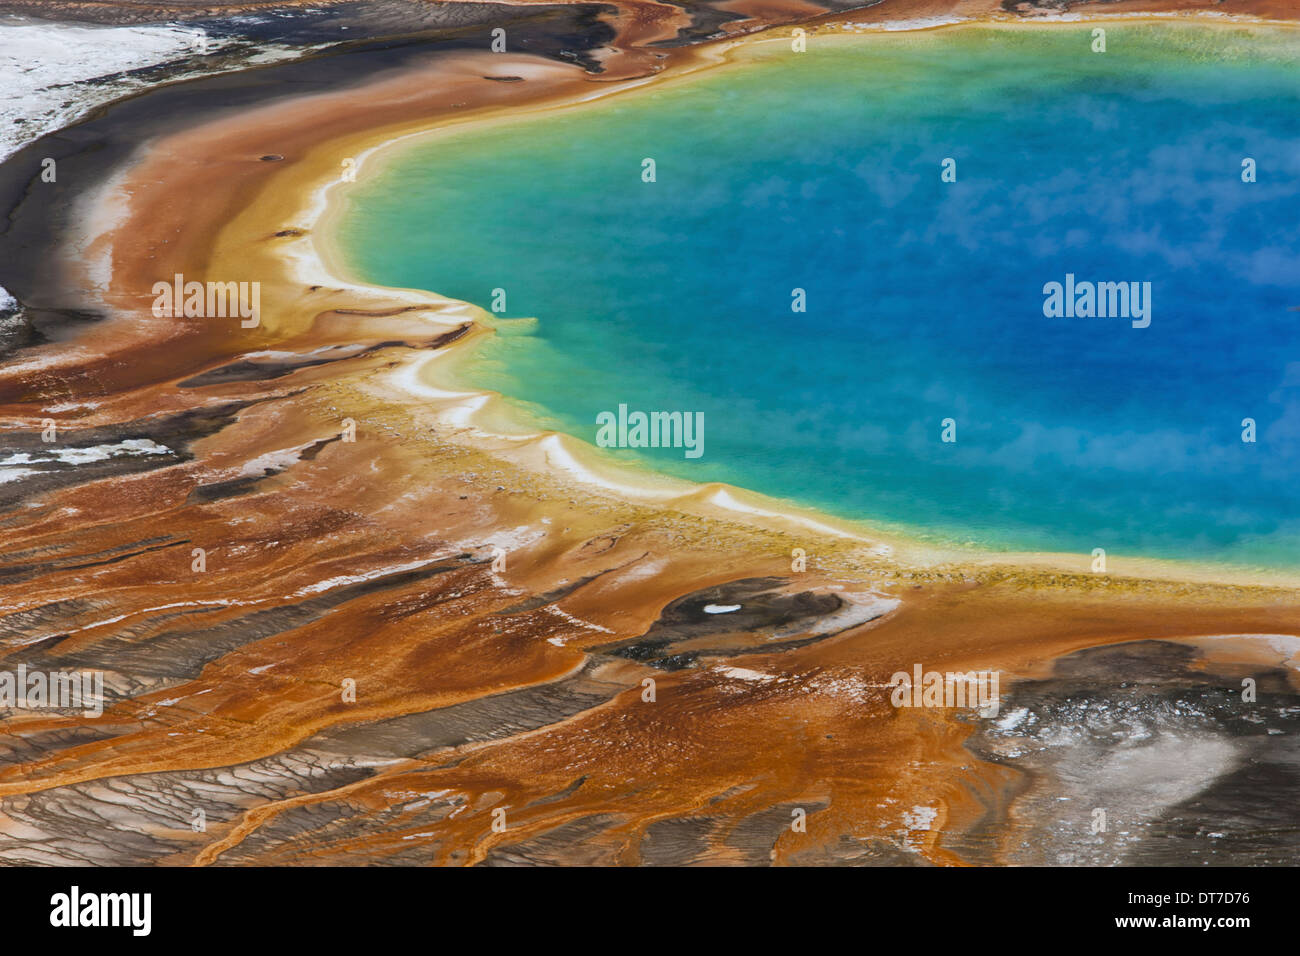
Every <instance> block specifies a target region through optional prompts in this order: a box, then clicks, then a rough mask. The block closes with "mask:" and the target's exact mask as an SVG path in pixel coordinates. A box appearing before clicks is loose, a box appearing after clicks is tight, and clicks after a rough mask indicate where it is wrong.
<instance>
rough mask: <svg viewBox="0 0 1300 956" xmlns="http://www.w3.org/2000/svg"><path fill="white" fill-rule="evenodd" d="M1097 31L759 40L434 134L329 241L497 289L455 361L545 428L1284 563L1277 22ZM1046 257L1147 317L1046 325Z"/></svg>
mask: <svg viewBox="0 0 1300 956" xmlns="http://www.w3.org/2000/svg"><path fill="white" fill-rule="evenodd" d="M1089 33H1090V29H1089V28H1074V27H1070V28H1044V29H1034V30H1015V31H1011V30H991V29H979V30H972V29H964V30H958V31H953V30H944V31H934V32H927V33H924V34H915V35H907V36H902V35H891V36H889V37H885V38H869V39H859V40H848V41H843V42H838V41H837V42H825V43H819V42H817V41H815V40H814V42H813V44H812V48H811V49H810V51H809V52H808V53H806V54H800V55H796V54H792V53H790V52H789V48H788V46H785V45H784V44H774V45H772V46H770V47H765V48H764V52H763V53H762V55H761V57H760V59H759V60H758V61H757V62H755V63H753V64H748V65H745V66H743V67H738V68H734V69H727V70H721V71H714V72H712V73H710V74H706V75H704V76H703V77H701V78H698V79H695V80H692V81H690V82H689V83H682V84H677V85H669V86H664V87H659V88H655V89H652V90H649V91H641V92H637V93H633V94H630V95H626V96H619V97H614V98H612V99H610V100H608V101H605V102H602V103H595V104H588V105H586V106H584V107H582V108H580V109H576V110H572V111H566V112H560V113H553V114H550V115H543V116H539V117H533V118H527V119H521V120H520V121H518V122H515V123H512V124H509V125H499V126H497V127H495V128H492V129H485V130H471V131H463V132H460V133H457V134H455V135H453V136H448V137H443V138H441V139H437V140H435V139H430V140H427V141H424V142H422V143H420V144H418V145H416V146H414V147H409V148H407V149H405V150H404V151H403V152H402V153H401V154H400V155H397V156H396V157H394V158H393V160H392V161H391V162H390V163H389V164H388V165H387V166H386V168H385V169H384V170H383V171H382V172H381V173H380V174H379V175H377V176H375V177H373V178H371V179H369V180H367V181H366V182H364V183H361V184H358V185H357V186H355V187H353V188H352V190H351V191H350V192H349V193H348V194H347V196H346V198H345V200H344V203H345V206H344V210H343V216H342V219H341V226H340V237H341V241H342V245H343V251H344V255H345V258H346V259H347V260H348V261H349V263H350V265H351V266H352V268H353V269H354V271H355V272H356V273H357V274H359V275H361V276H364V277H365V278H366V279H368V280H369V281H372V282H375V283H379V284H384V285H393V286H402V287H418V288H427V289H432V290H436V291H437V292H439V293H442V294H446V295H450V296H453V297H456V298H460V299H465V300H468V301H471V302H474V303H476V304H478V305H481V306H483V307H484V308H490V307H491V306H492V304H493V290H494V289H497V288H503V289H504V290H505V292H506V310H505V311H504V313H503V314H502V316H501V321H500V322H499V327H500V331H501V334H500V335H498V336H494V337H492V341H491V342H489V343H487V344H486V345H484V346H483V347H481V348H479V350H478V352H477V353H475V354H474V355H473V356H472V360H471V361H470V362H469V363H468V364H467V365H466V366H465V368H464V369H463V371H462V373H461V374H462V375H463V377H464V379H465V380H466V382H467V383H468V384H472V385H475V386H479V387H485V388H491V389H495V390H497V391H500V392H502V393H504V394H506V395H508V396H510V397H511V398H512V400H514V401H516V402H517V403H518V404H519V406H520V408H521V409H522V410H524V411H526V412H527V414H528V415H530V416H531V417H532V419H533V420H535V421H537V422H538V423H539V424H542V425H545V426H548V427H553V428H558V429H561V430H563V431H566V432H569V433H571V434H573V435H576V436H578V437H581V438H583V439H585V440H587V441H589V442H592V443H595V441H596V437H597V426H596V420H597V415H598V414H599V413H600V412H602V411H616V410H617V407H618V405H619V404H620V403H626V404H627V405H628V406H629V407H630V408H631V409H633V410H638V409H639V410H643V411H652V410H664V411H673V410H679V411H691V412H697V411H698V412H703V413H704V421H705V431H704V444H703V454H702V455H701V456H700V457H698V458H694V459H691V458H687V457H686V456H685V455H684V454H683V451H682V449H680V448H676V449H645V450H639V451H617V452H611V454H617V455H619V456H622V457H626V458H635V459H636V460H640V461H644V462H646V463H649V464H650V465H652V466H653V467H654V468H657V469H661V470H663V471H665V472H669V473H672V474H675V475H679V476H682V477H686V478H689V479H693V480H698V481H714V480H718V481H726V482H730V483H733V484H736V485H740V486H744V487H748V488H752V489H754V490H757V491H760V492H764V493H766V494H769V495H773V496H776V497H778V498H784V499H790V500H793V501H797V502H798V503H800V504H803V505H811V506H815V507H817V508H820V509H822V510H824V511H826V512H828V513H831V514H835V515H839V516H842V517H847V518H853V519H863V520H866V521H869V522H873V523H876V524H878V525H883V526H886V527H891V528H896V529H903V530H908V531H910V532H912V533H919V534H922V535H923V536H926V537H929V538H933V539H941V540H944V541H950V542H974V543H977V544H979V545H981V546H985V547H992V548H1015V549H1022V548H1023V549H1034V550H1061V551H1079V552H1082V553H1084V554H1087V553H1088V552H1090V551H1091V550H1092V549H1093V548H1096V547H1103V548H1105V549H1106V550H1107V552H1108V553H1111V554H1128V555H1133V554H1142V555H1150V556H1156V557H1172V558H1185V559H1193V560H1198V561H1226V562H1234V563H1247V564H1259V565H1269V566H1286V567H1294V566H1296V565H1300V533H1298V532H1300V521H1297V514H1296V504H1297V500H1298V495H1297V491H1298V490H1300V488H1298V485H1297V474H1298V473H1300V469H1298V468H1297V465H1298V464H1300V441H1298V440H1297V439H1298V438H1300V335H1297V323H1300V311H1297V307H1300V43H1297V42H1296V34H1294V33H1284V32H1281V31H1278V32H1264V31H1259V32H1254V31H1252V32H1250V33H1247V32H1245V31H1244V30H1240V29H1236V28H1232V29H1229V28H1218V27H1213V28H1212V27H1184V26H1180V27H1173V26H1156V27H1148V26H1124V27H1118V26H1114V25H1112V26H1110V27H1109V28H1108V37H1107V41H1108V42H1107V46H1108V49H1107V52H1106V53H1104V54H1095V53H1092V52H1091V50H1090V48H1089V47H1090V38H1089ZM646 157H651V158H653V159H654V160H655V162H656V181H655V182H653V183H647V182H643V181H642V160H643V159H644V158H646ZM948 157H951V158H952V159H955V160H956V164H957V168H956V171H957V181H956V182H955V183H945V182H943V181H941V176H940V172H941V163H942V161H943V160H944V159H945V158H948ZM1245 157H1250V158H1252V159H1254V160H1255V162H1256V164H1257V181H1256V182H1254V183H1245V182H1243V181H1242V160H1243V158H1245ZM1067 273H1070V274H1074V275H1075V276H1077V278H1078V280H1079V281H1084V280H1090V281H1116V282H1118V281H1124V282H1129V281H1136V282H1149V283H1150V290H1151V291H1150V296H1151V301H1150V325H1149V326H1148V327H1146V328H1134V327H1133V325H1132V322H1131V321H1130V319H1128V318H1122V317H1121V318H1096V317H1093V318H1077V317H1071V318H1067V317H1048V316H1045V315H1044V298H1045V296H1044V285H1045V284H1046V283H1049V282H1053V281H1056V282H1062V283H1064V282H1065V277H1066V274H1067ZM795 288H802V289H804V290H806V296H807V311H806V312H802V313H797V312H794V311H792V309H791V303H792V290H793V289H795ZM1139 288H1140V287H1139ZM521 317H534V318H535V319H536V321H535V322H511V321H506V320H508V319H512V318H521ZM1246 418H1251V419H1254V420H1255V422H1256V426H1255V427H1256V431H1257V441H1256V442H1254V443H1246V442H1243V441H1242V440H1241V439H1242V432H1243V426H1242V421H1243V419H1246ZM944 419H952V420H953V421H954V422H955V429H956V441H955V442H951V443H949V442H944V441H942V435H943V425H942V422H943V420H944Z"/></svg>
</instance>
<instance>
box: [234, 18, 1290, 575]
mask: <svg viewBox="0 0 1300 956" xmlns="http://www.w3.org/2000/svg"><path fill="white" fill-rule="evenodd" d="M1143 21H1149V22H1151V23H1155V24H1168V23H1170V22H1171V21H1175V22H1177V23H1180V24H1191V23H1197V22H1198V21H1199V22H1201V23H1203V24H1205V25H1212V26H1219V27H1222V26H1233V27H1241V26H1249V27H1263V28H1269V29H1272V28H1275V27H1284V26H1291V27H1294V26H1295V24H1293V23H1290V22H1288V21H1275V20H1266V19H1264V18H1257V17H1236V16H1226V15H1223V14H1217V13H1213V12H1209V13H1206V12H1200V11H1194V12H1193V11H1180V12H1171V13H1165V14H1160V13H1150V14H1148V13H1114V14H1102V15H1097V16H1086V15H1073V14H1070V15H1058V16H1050V17H1041V18H1035V19H1034V20H1033V21H1031V22H1026V21H1025V20H1024V19H1023V18H1018V17H1012V16H1005V17H1002V16H997V17H990V18H987V19H965V20H960V21H958V22H953V23H931V22H925V21H919V22H917V23H916V26H915V29H916V30H926V31H930V30H941V29H943V30H956V29H962V28H968V29H969V28H989V27H994V28H998V29H1036V30H1042V29H1051V28H1053V27H1056V28H1062V29H1068V28H1077V27H1079V26H1080V25H1081V24H1085V23H1094V22H1095V23H1105V22H1117V23H1120V24H1122V25H1132V24H1134V23H1137V22H1143ZM844 24H848V25H849V26H851V27H852V32H842V30H843V26H844ZM836 27H840V30H837V31H836V32H829V31H830V30H832V29H834V28H836ZM796 28H797V27H794V26H787V27H777V28H772V29H770V30H767V31H763V32H762V33H758V34H752V35H750V36H747V37H742V38H730V39H726V40H721V41H717V42H716V43H713V44H708V45H706V46H702V47H699V48H695V49H692V50H690V51H689V54H690V56H689V59H686V58H683V60H684V62H682V63H681V64H680V65H679V66H677V67H675V68H672V69H668V70H665V71H664V72H663V73H660V74H658V75H655V76H651V77H642V78H637V79H633V80H627V81H622V82H617V83H611V84H609V85H608V86H606V87H603V88H600V89H596V90H589V91H587V92H585V93H583V94H582V95H578V96H569V97H563V98H558V99H554V100H548V101H546V102H544V103H541V104H536V105H531V106H527V107H524V108H518V107H511V106H504V107H492V108H487V109H482V110H476V111H474V112H472V113H470V114H468V115H465V116H463V117H461V116H456V117H447V116H439V117H437V118H436V119H435V120H433V121H432V122H429V121H423V122H417V123H413V124H410V126H408V127H405V128H401V129H396V130H394V129H393V128H391V127H389V128H387V129H384V130H371V131H367V132H363V133H359V134H357V135H355V136H350V137H347V138H346V139H345V140H342V141H340V140H335V141H331V142H325V143H322V144H319V146H317V147H316V148H315V150H314V152H313V156H312V165H313V168H314V169H315V170H316V174H315V175H313V176H310V177H305V179H306V181H305V182H304V185H305V186H306V189H305V190H304V194H305V195H306V197H307V198H306V201H305V202H304V203H303V204H302V206H301V207H300V209H299V217H298V221H297V222H296V224H297V225H299V226H301V227H303V228H304V229H305V230H306V233H307V234H306V235H304V236H303V237H302V238H301V239H298V240H295V241H293V242H292V243H290V244H289V245H287V246H282V247H281V250H282V251H287V256H286V259H287V261H288V264H289V270H288V278H289V279H290V280H291V282H292V283H294V284H295V285H296V286H299V287H301V286H328V287H330V288H333V289H339V290H341V291H343V292H344V293H345V294H346V295H348V296H350V297H356V298H357V299H359V300H368V301H372V302H374V303H375V307H376V308H377V309H380V308H392V307H393V305H394V304H395V303H406V304H407V305H408V306H412V307H419V312H418V313H414V314H418V315H419V316H420V317H421V319H423V320H424V321H425V322H427V323H428V325H429V328H430V331H431V333H433V334H436V333H438V332H445V331H449V330H451V329H454V328H457V327H459V326H461V325H463V324H464V323H465V322H467V321H468V322H472V323H473V325H472V328H471V329H470V331H469V332H468V334H465V335H464V336H462V337H461V338H460V339H459V340H458V341H457V342H456V343H454V344H453V345H451V346H447V347H444V348H443V349H442V350H440V351H438V352H435V353H431V354H430V353H423V354H422V353H418V352H413V353H406V354H404V355H403V357H402V358H401V359H400V360H399V361H398V362H397V363H396V367H395V368H393V369H392V370H391V371H388V372H386V373H384V374H383V376H382V389H383V391H385V392H386V393H387V394H388V395H389V396H390V397H396V398H398V399H399V400H401V401H402V402H404V403H405V404H407V405H411V404H414V403H419V405H420V406H421V407H423V408H425V409H427V410H428V412H429V413H431V414H432V415H433V417H434V418H435V419H436V420H437V422H438V423H439V424H440V425H441V426H442V427H444V428H447V429H450V430H451V432H452V433H453V434H454V435H455V437H456V440H458V441H463V442H465V443H466V444H468V445H470V446H471V447H474V448H476V449H477V450H480V451H486V452H488V453H489V454H492V455H498V456H501V457H503V458H505V459H507V460H509V461H511V462H512V463H513V464H516V465H519V466H522V467H523V468H524V469H525V470H527V471H529V472H530V473H532V474H534V475H537V476H540V477H543V478H545V479H549V480H550V481H553V482H555V483H556V484H557V485H559V486H560V487H565V486H567V485H568V484H570V483H573V484H576V485H579V486H581V487H582V488H584V489H585V490H587V491H595V492H598V493H604V494H612V495H615V496H617V497H618V498H620V499H623V500H627V501H629V502H630V503H634V504H638V505H641V506H644V507H649V508H652V509H669V510H672V511H677V512H683V513H687V514H691V515H695V516H701V517H705V518H708V517H717V518H722V519H725V520H727V521H732V522H735V521H740V522H741V523H745V524H749V525H752V526H754V527H756V528H758V529H761V530H765V531H779V532H783V533H786V534H790V533H793V534H796V535H812V536H813V537H814V538H816V537H830V538H836V539H840V540H841V541H842V543H844V544H849V545H851V546H856V547H859V548H862V549H865V551H866V552H867V553H868V554H869V555H870V557H871V558H872V559H873V560H874V561H879V560H882V559H883V560H885V561H887V562H889V563H891V564H897V565H901V566H904V567H916V568H938V567H946V566H956V567H958V568H961V567H966V568H1008V569H1023V570H1027V571H1033V572H1043V573H1061V574H1066V575H1074V574H1088V573H1089V572H1090V567H1091V563H1092V556H1091V554H1077V553H1061V552H1002V551H994V550H989V549H988V548H984V547H975V546H971V547H961V546H955V545H937V544H934V543H931V542H927V541H924V540H922V539H921V534H920V532H915V531H913V532H911V533H909V532H908V531H906V530H902V531H900V530H887V529H885V528H882V527H881V526H879V525H873V524H871V523H870V522H865V521H862V522H858V521H851V520H847V519H842V518H838V517H835V516H830V515H826V514H824V513H821V512H818V511H816V510H815V509H811V508H804V507H800V506H798V505H797V504H795V503H793V502H789V501H783V500H780V499H774V498H770V497H768V496H765V495H762V494H759V493H757V492H753V491H750V490H748V489H745V488H740V487H736V486H732V485H726V484H723V483H717V482H714V483H707V484H698V483H693V482H689V481H686V480H684V479H678V478H674V477H670V476H666V475H661V474H659V473H656V472H654V471H652V470H650V469H649V468H648V467H645V466H641V465H633V464H629V463H627V462H624V461H621V460H616V459H614V458H613V457H612V456H609V455H606V454H604V453H603V452H601V451H600V450H599V449H597V448H595V447H594V446H592V445H590V444H589V443H587V442H585V441H583V440H581V439H579V438H576V437H574V436H571V435H568V434H566V433H562V432H556V431H548V430H539V429H538V427H537V426H536V425H534V424H533V423H530V422H528V421H527V420H525V419H522V418H521V417H520V415H519V412H518V409H517V407H516V406H515V405H512V404H511V403H510V402H509V400H508V399H507V398H506V396H503V395H501V394H500V393H497V392H493V391H489V390H464V389H463V388H460V387H457V386H456V385H454V384H452V383H450V382H449V381H448V379H449V377H450V376H449V375H447V374H445V373H444V372H443V371H442V370H444V369H447V368H450V367H452V366H453V365H454V364H455V363H456V362H457V361H458V360H460V359H463V358H464V357H466V356H467V355H468V353H469V352H470V351H471V350H472V346H473V344H474V343H476V342H477V341H478V340H479V339H480V338H481V337H482V336H484V335H490V334H495V333H494V331H493V329H492V325H493V316H491V315H490V314H489V313H487V312H485V311H484V310H482V309H480V308H478V307H476V306H474V305H472V304H470V303H467V302H462V301H460V300H455V299H450V298H447V297H445V296H440V295H438V294H436V293H432V292H429V291H426V290H420V289H396V288H390V287H383V286H376V285H373V284H370V283H366V282H364V281H361V280H359V279H358V278H357V277H355V276H350V275H349V274H348V270H347V268H346V266H345V264H344V263H343V262H342V257H341V256H340V255H339V253H338V250H337V249H336V248H334V247H333V246H332V245H331V241H330V240H331V235H332V234H333V232H332V230H333V228H334V227H335V226H336V224H337V219H338V216H339V212H340V210H339V205H340V203H339V196H340V194H341V193H342V192H343V191H344V190H345V188H346V186H347V185H348V184H347V183H346V182H343V181H342V180H341V179H340V177H339V176H338V175H337V173H335V172H333V171H334V170H337V169H339V168H340V166H341V163H342V161H343V159H344V158H350V159H352V160H353V162H354V163H355V166H354V168H355V169H356V171H357V173H358V178H359V176H360V174H363V173H364V172H365V171H366V170H367V169H373V168H374V167H375V165H377V164H378V163H379V162H383V161H391V160H393V159H395V158H396V157H397V156H399V155H400V154H401V151H402V149H403V147H406V146H410V145H414V144H415V143H417V142H419V143H425V142H427V141H428V140H429V139H430V138H433V137H438V136H446V135H451V134H454V133H460V132H466V131H469V130H472V129H476V128H484V127H489V126H495V125H497V124H501V123H512V122H518V121H521V120H523V119H526V118H534V117H536V116H537V115H539V114H550V113H556V112H569V111H573V110H577V109H582V108H584V107H586V106H587V105H588V104H590V103H591V102H593V101H595V100H608V99H610V98H612V97H615V96H618V95H620V94H624V93H629V92H632V91H635V90H642V89H646V88H648V87H652V86H653V87H654V88H656V89H662V88H664V87H666V86H670V85H677V84H684V83H688V82H690V80H691V79H693V78H694V77H695V76H696V75H698V74H699V73H701V72H703V71H705V70H710V71H711V70H713V69H716V68H721V67H734V66H738V65H742V64H743V63H744V62H745V61H746V60H747V59H748V57H747V56H746V54H747V51H753V50H757V49H759V48H760V47H762V46H764V45H768V44H774V43H782V44H784V43H789V42H790V37H791V34H792V31H793V29H796ZM805 28H806V29H807V30H808V31H809V34H810V36H815V37H816V38H817V40H818V42H825V41H827V40H829V41H832V42H864V41H869V39H870V38H871V37H873V36H882V35H883V36H897V34H898V32H899V27H898V21H886V22H885V23H883V24H871V23H863V24H857V23H854V22H853V20H852V17H851V16H850V15H842V16H837V17H835V18H833V19H826V20H822V21H819V22H818V23H817V24H807V25H805ZM823 28H825V29H826V31H828V32H823ZM327 170H328V171H329V172H328V173H327V172H326V171H327ZM256 205H257V204H256V203H254V204H253V206H252V207H250V211H255V209H256ZM1100 577H1103V578H1129V579H1158V580H1162V581H1172V582H1187V583H1216V584H1229V585H1236V586H1250V585H1258V586H1265V587H1295V586H1300V572H1292V571H1285V570H1278V569H1263V568H1252V567H1241V566H1236V565H1225V564H1213V563H1205V562H1193V561H1182V560H1167V559H1157V558H1149V557H1141V556H1139V557H1127V556H1123V555H1116V554H1109V555H1108V556H1107V572H1106V574H1105V575H1101V576H1100Z"/></svg>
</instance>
